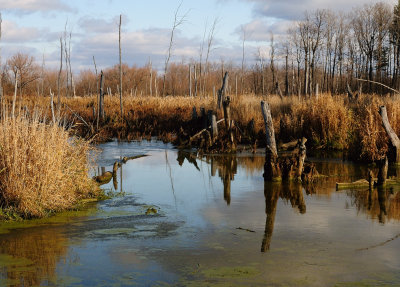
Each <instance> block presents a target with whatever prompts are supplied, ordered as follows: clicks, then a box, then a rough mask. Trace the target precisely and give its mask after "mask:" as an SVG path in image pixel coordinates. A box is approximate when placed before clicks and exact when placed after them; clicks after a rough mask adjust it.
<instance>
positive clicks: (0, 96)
mask: <svg viewBox="0 0 400 287" xmlns="http://www.w3.org/2000/svg"><path fill="white" fill-rule="evenodd" d="M2 23H3V18H2V17H1V12H0V41H1V24H2ZM2 82H3V70H2V69H1V46H0V102H1V100H3V84H2Z"/></svg>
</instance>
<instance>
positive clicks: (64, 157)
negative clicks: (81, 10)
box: [0, 2, 400, 286]
mask: <svg viewBox="0 0 400 287" xmlns="http://www.w3.org/2000/svg"><path fill="white" fill-rule="evenodd" d="M399 3H400V2H399ZM399 5H400V4H399ZM178 9H179V8H178ZM177 12H178V11H177ZM0 15H1V14H0ZM399 15H400V9H399V6H398V5H394V6H393V7H392V6H390V5H388V4H385V3H383V2H377V3H375V4H369V5H365V6H363V7H356V8H354V11H353V13H349V14H337V13H336V12H332V11H329V10H318V11H312V12H309V13H306V14H305V16H304V18H303V19H302V20H300V21H298V23H296V25H295V27H294V28H293V29H290V30H289V31H288V33H287V38H286V39H285V41H282V42H281V43H279V45H277V44H276V43H274V38H273V35H271V39H270V47H269V54H268V56H266V55H265V53H261V50H259V54H258V55H257V57H256V58H257V59H256V61H255V62H254V65H252V66H246V65H244V64H243V63H244V58H243V59H242V65H241V66H240V65H238V64H235V63H233V62H232V63H225V62H224V61H221V62H217V61H215V62H211V61H209V58H208V56H209V55H208V53H209V52H210V51H212V39H213V30H212V31H210V34H209V39H208V52H207V57H206V59H207V60H205V61H204V58H203V56H204V55H203V54H201V56H200V57H199V58H200V60H199V61H197V60H195V59H190V60H189V61H188V62H185V61H182V62H181V63H169V59H170V58H169V57H170V53H171V49H172V44H173V35H174V29H175V28H176V27H177V26H179V25H180V23H181V21H182V20H183V19H177V17H176V16H177V14H175V23H174V26H173V29H172V33H171V42H170V46H169V50H168V57H167V60H166V62H165V68H164V71H163V73H160V72H159V71H157V70H156V69H155V68H154V67H153V66H152V64H151V62H149V64H148V65H147V66H144V67H137V66H135V65H133V66H128V65H127V64H122V62H121V45H120V46H119V47H120V49H119V51H120V63H119V64H118V65H116V66H114V67H111V68H106V69H104V71H101V72H100V73H98V71H97V67H96V64H95V63H94V64H95V70H94V71H90V70H85V71H80V72H79V76H78V74H77V73H75V72H73V69H72V67H71V62H70V57H71V55H70V53H71V50H69V49H67V48H66V47H68V45H70V43H68V41H69V42H70V41H71V34H70V35H69V37H68V36H67V35H68V34H67V31H65V33H64V36H63V37H62V38H61V39H60V45H61V47H60V48H61V59H60V69H59V70H57V71H55V70H51V69H45V67H44V64H43V66H42V68H41V69H40V68H39V66H38V65H37V64H36V63H35V61H34V58H33V57H32V56H30V55H27V54H23V53H16V54H15V55H13V56H12V57H10V58H9V59H7V61H6V65H4V66H1V69H2V70H1V78H0V84H1V85H0V100H1V112H0V285H8V286H40V285H44V286H129V285H132V286H137V285H142V286H148V285H151V286H168V285H172V286H265V285H266V284H267V285H271V286H288V285H289V286H354V285H357V286H358V285H359V286H364V285H365V286H385V285H387V286H393V285H399V284H400V276H399V270H400V257H399V256H398V255H397V254H398V252H397V251H398V249H399V248H400V240H399V238H400V193H399V189H400V184H399V182H398V181H396V180H397V179H398V178H399V168H398V166H397V165H393V164H392V165H390V166H389V169H388V170H385V173H384V178H385V180H386V177H391V178H392V182H395V183H396V184H393V185H385V184H379V180H378V185H379V186H375V185H374V184H371V182H373V180H372V179H373V178H374V177H376V175H378V178H379V174H382V170H384V168H388V166H387V165H384V167H382V165H380V164H381V162H382V160H383V159H386V158H389V159H390V160H391V161H392V160H393V159H395V161H396V160H398V159H400V156H399V152H400V150H398V148H400V141H399V140H398V138H397V136H396V138H397V140H396V138H395V139H394V140H393V135H395V134H397V135H400V101H399V100H400V98H399V97H400V93H399V92H398V89H399V87H400V81H398V78H399V74H400V73H399V72H400V60H399V59H400V24H399V21H398V17H399ZM119 19H120V25H119V28H120V29H121V21H122V20H121V19H122V16H120V18H119ZM214 28H215V27H214ZM346 31H349V33H347V32H346ZM205 35H206V33H205ZM119 36H120V38H119V44H121V30H119ZM244 36H245V35H243V49H244V46H245V43H244V42H245V40H244V39H245V37H244ZM0 37H1V17H0ZM203 45H204V40H203ZM203 49H204V47H202V49H201V53H203ZM277 49H279V54H277V53H276V50H277ZM243 54H244V53H243ZM278 55H279V56H278ZM63 57H64V60H65V63H66V67H65V68H64V69H63V66H62V65H63ZM243 57H244V56H243ZM267 58H268V61H267ZM93 60H94V57H93ZM94 62H95V61H94ZM266 63H268V64H266ZM228 75H229V76H228ZM74 78H75V80H74ZM362 83H364V84H362ZM122 84H123V85H122ZM353 90H354V91H353ZM54 91H57V94H56V96H55V94H54ZM260 102H261V103H262V106H264V105H265V106H267V107H268V110H269V112H270V114H269V115H268V120H269V122H270V125H269V126H268V124H267V122H268V120H267V116H266V115H265V113H264V114H263V113H262V111H261V108H260ZM382 107H385V109H384V111H385V115H386V113H387V117H386V118H385V117H384V116H383V115H382ZM263 112H264V109H263ZM385 119H386V120H387V121H386V123H387V122H388V123H389V127H390V128H388V127H387V126H386V125H385ZM382 122H383V123H384V126H383V125H382ZM271 130H272V132H271ZM271 134H272V136H271ZM271 138H273V142H274V144H273V145H274V147H272V144H271ZM299 139H301V140H300V141H298V140H299ZM275 140H276V143H277V144H275ZM293 142H294V144H293ZM396 142H397V144H398V145H396V144H394V143H396ZM296 143H297V145H296ZM306 145H307V148H306ZM275 146H276V147H275ZM289 146H292V148H294V150H295V151H294V152H292V151H287V148H288V147H289ZM272 148H273V149H274V158H271V154H270V152H271V149H272ZM278 150H279V153H278ZM306 150H307V153H308V154H307V162H306V163H304V159H305V158H306ZM333 153H339V154H340V156H337V154H336V155H333ZM325 155H326V156H325ZM278 156H279V161H278ZM301 156H303V157H302V160H300V158H301ZM130 159H132V160H130ZM269 160H270V162H268V161H269ZM350 160H351V161H350ZM300 162H301V163H300ZM385 162H386V161H385ZM268 163H270V164H271V165H270V166H268ZM391 163H392V162H391ZM397 163H398V162H397ZM274 164H275V165H274ZM303 164H304V165H303ZM305 165H307V166H308V167H310V169H313V170H314V171H315V178H312V176H310V178H309V179H307V180H305V179H304V177H302V175H303V169H304V166H305ZM274 168H275V169H280V170H279V173H278V176H275V177H274V176H271V178H269V177H268V176H266V173H267V172H268V169H270V170H272V169H274ZM284 169H287V170H284ZM111 170H112V171H111ZM285 172H286V174H285V176H284V175H283V174H284V173H285ZM386 173H387V174H386ZM294 175H295V176H294ZM386 175H387V176H386ZM367 176H369V179H370V182H369V186H367V187H364V186H357V187H356V186H355V185H349V186H346V187H343V186H342V188H341V190H338V189H337V188H336V186H337V185H336V184H337V183H338V182H347V183H352V182H354V181H356V180H359V179H360V178H367ZM263 177H264V178H263ZM285 177H286V178H285ZM273 178H274V179H277V178H279V182H276V181H274V180H273ZM285 179H287V180H285ZM282 180H283V181H282ZM100 184H101V187H100ZM106 194H107V195H108V196H106ZM100 199H101V200H100ZM25 219H29V220H25ZM98 270H102V272H101V274H99V272H98ZM288 270H290V272H288Z"/></svg>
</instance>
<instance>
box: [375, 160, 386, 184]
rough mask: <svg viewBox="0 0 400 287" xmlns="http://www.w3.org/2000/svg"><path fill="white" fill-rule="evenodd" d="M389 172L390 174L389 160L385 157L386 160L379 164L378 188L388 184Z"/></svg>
mask: <svg viewBox="0 0 400 287" xmlns="http://www.w3.org/2000/svg"><path fill="white" fill-rule="evenodd" d="M387 172H388V159H387V156H385V158H384V159H382V160H381V161H380V162H379V171H378V182H377V185H378V186H383V185H385V184H386V178H387Z"/></svg>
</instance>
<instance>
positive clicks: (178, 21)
mask: <svg viewBox="0 0 400 287" xmlns="http://www.w3.org/2000/svg"><path fill="white" fill-rule="evenodd" d="M182 2H183V1H181V2H180V3H179V5H178V8H176V10H175V14H174V24H173V25H172V30H171V36H170V40H169V46H168V52H167V56H166V58H165V62H164V76H163V92H162V94H163V96H165V95H166V94H165V84H166V83H165V82H166V76H167V71H168V64H169V60H170V59H171V56H172V48H173V43H174V34H175V31H176V29H177V28H178V27H179V26H180V25H182V24H183V22H185V18H186V16H187V14H188V12H186V13H185V14H184V15H183V16H181V17H180V16H179V15H178V13H179V9H180V8H181V6H182Z"/></svg>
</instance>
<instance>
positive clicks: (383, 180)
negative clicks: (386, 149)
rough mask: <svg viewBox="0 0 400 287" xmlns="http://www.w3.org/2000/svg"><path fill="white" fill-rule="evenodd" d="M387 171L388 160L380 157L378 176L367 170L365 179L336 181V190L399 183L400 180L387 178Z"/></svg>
mask: <svg viewBox="0 0 400 287" xmlns="http://www.w3.org/2000/svg"><path fill="white" fill-rule="evenodd" d="M387 172H388V160H387V157H385V158H384V159H382V160H381V161H380V162H379V171H378V177H377V178H374V177H373V173H372V171H371V170H368V174H367V179H360V180H356V181H354V182H343V183H339V182H338V183H336V190H342V189H357V188H367V187H368V188H369V189H371V188H373V187H375V186H377V187H380V186H385V185H394V184H399V183H400V182H399V181H398V180H397V179H388V178H387Z"/></svg>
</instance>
